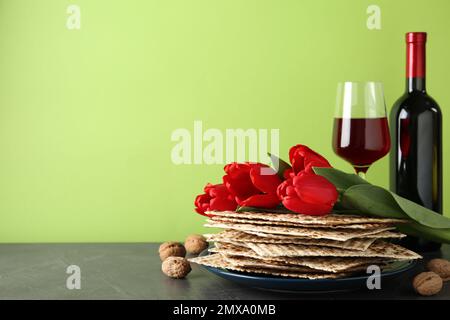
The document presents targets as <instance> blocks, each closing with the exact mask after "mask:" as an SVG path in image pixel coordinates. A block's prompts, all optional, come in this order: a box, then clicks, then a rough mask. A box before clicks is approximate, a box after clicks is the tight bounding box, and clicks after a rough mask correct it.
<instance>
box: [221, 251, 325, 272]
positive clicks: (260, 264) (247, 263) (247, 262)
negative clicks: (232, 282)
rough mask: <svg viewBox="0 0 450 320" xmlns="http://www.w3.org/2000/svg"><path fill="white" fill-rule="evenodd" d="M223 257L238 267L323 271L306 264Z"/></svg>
mask: <svg viewBox="0 0 450 320" xmlns="http://www.w3.org/2000/svg"><path fill="white" fill-rule="evenodd" d="M222 259H223V260H224V261H225V262H227V263H229V264H230V265H232V266H236V267H244V268H245V267H253V268H270V269H274V270H284V271H296V272H308V273H311V272H315V273H323V272H324V271H322V270H316V269H312V268H309V267H305V266H298V265H297V266H296V265H286V264H281V263H270V262H265V261H264V260H258V259H252V258H244V257H232V256H226V255H222Z"/></svg>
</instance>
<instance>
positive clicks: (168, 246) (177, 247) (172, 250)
mask: <svg viewBox="0 0 450 320" xmlns="http://www.w3.org/2000/svg"><path fill="white" fill-rule="evenodd" d="M184 256H186V249H185V248H184V246H183V245H182V244H181V243H179V242H172V241H171V242H164V243H163V244H162V245H160V246H159V257H160V258H161V261H164V260H166V259H167V258H168V257H184Z"/></svg>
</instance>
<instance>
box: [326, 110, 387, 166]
mask: <svg viewBox="0 0 450 320" xmlns="http://www.w3.org/2000/svg"><path fill="white" fill-rule="evenodd" d="M390 147H391V140H390V137H389V126H388V121H387V118H386V117H382V118H362V119H361V118H348V119H345V118H335V119H334V128H333V149H334V152H335V153H336V154H337V155H338V156H339V157H341V158H343V159H345V160H346V161H348V162H349V163H351V164H352V166H353V167H354V168H355V170H356V172H357V173H359V172H362V173H366V172H367V169H368V168H369V167H370V165H371V164H372V163H374V162H375V161H377V160H379V159H381V158H383V157H384V156H385V155H386V154H388V152H389V149H390Z"/></svg>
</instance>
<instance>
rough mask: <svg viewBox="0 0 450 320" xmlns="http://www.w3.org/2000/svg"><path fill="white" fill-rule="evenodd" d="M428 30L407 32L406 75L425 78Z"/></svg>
mask: <svg viewBox="0 0 450 320" xmlns="http://www.w3.org/2000/svg"><path fill="white" fill-rule="evenodd" d="M426 42H427V33H426V32H408V33H407V34H406V47H407V49H406V77H408V78H425V43H426Z"/></svg>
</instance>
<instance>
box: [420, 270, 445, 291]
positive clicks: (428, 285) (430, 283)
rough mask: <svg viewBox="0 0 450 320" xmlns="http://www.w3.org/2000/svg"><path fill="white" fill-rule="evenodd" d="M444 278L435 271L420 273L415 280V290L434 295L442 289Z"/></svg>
mask: <svg viewBox="0 0 450 320" xmlns="http://www.w3.org/2000/svg"><path fill="white" fill-rule="evenodd" d="M442 284H443V283H442V279H441V277H439V276H438V275H437V274H436V273H434V272H422V273H419V274H418V275H417V276H416V277H415V278H414V280H413V286H414V290H416V292H417V293H418V294H420V295H422V296H432V295H435V294H437V293H439V292H440V291H441V289H442Z"/></svg>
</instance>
